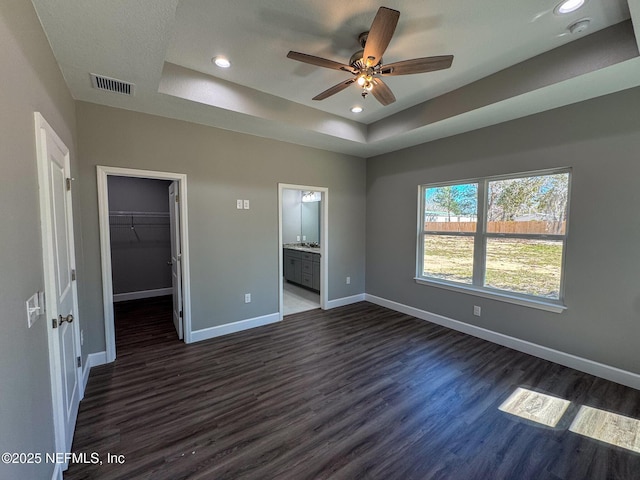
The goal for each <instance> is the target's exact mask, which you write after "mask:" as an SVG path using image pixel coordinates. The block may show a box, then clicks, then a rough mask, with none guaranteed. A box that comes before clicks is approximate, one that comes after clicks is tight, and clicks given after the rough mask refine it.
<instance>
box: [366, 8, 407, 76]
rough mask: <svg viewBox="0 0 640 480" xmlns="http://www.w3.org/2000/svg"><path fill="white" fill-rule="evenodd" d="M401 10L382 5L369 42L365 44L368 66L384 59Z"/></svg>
mask: <svg viewBox="0 0 640 480" xmlns="http://www.w3.org/2000/svg"><path fill="white" fill-rule="evenodd" d="M398 18H400V12H399V11H397V10H392V9H390V8H387V7H380V8H379V9H378V13H376V17H375V18H374V19H373V23H372V24H371V29H370V30H369V35H368V37H367V43H365V45H364V55H363V57H362V59H363V61H364V63H365V64H366V66H367V67H374V66H376V65H377V64H378V63H379V62H380V60H381V59H382V55H383V54H384V51H385V50H386V49H387V47H388V46H389V42H390V41H391V37H393V32H395V30H396V25H397V24H398Z"/></svg>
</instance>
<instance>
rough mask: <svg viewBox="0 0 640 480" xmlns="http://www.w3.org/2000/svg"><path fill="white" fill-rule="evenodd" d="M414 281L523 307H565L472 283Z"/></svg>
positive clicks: (551, 309) (549, 309) (554, 309)
mask: <svg viewBox="0 0 640 480" xmlns="http://www.w3.org/2000/svg"><path fill="white" fill-rule="evenodd" d="M414 280H415V281H416V283H418V284H420V285H428V286H430V287H438V288H444V289H445V290H452V291H454V292H460V293H467V294H469V295H476V296H478V297H484V298H490V299H492V300H498V301H500V302H506V303H513V304H515V305H520V306H523V307H529V308H536V309H538V310H545V311H547V312H553V313H562V312H564V311H565V310H566V309H567V307H566V306H565V305H563V304H561V303H559V302H553V301H545V300H534V299H530V298H522V297H519V296H517V295H510V294H508V293H502V292H494V291H491V290H487V289H484V288H478V287H475V286H472V285H453V284H451V283H445V282H439V281H437V280H426V279H424V278H418V277H416V278H414Z"/></svg>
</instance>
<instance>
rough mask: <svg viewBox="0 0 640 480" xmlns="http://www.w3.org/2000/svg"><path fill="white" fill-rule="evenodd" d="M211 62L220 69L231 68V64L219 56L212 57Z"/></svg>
mask: <svg viewBox="0 0 640 480" xmlns="http://www.w3.org/2000/svg"><path fill="white" fill-rule="evenodd" d="M211 60H213V63H215V64H216V65H217V66H219V67H220V68H229V67H230V66H231V62H230V61H229V60H227V58H226V57H222V56H220V55H219V56H217V57H213V58H212V59H211Z"/></svg>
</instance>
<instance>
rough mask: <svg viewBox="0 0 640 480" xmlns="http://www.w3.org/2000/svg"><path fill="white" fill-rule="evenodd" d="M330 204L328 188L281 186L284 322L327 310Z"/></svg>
mask: <svg viewBox="0 0 640 480" xmlns="http://www.w3.org/2000/svg"><path fill="white" fill-rule="evenodd" d="M328 202H329V190H328V189H327V188H326V187H316V186H309V185H292V184H284V183H282V184H279V185H278V212H279V216H278V223H279V226H278V234H279V237H278V247H279V262H278V263H279V308H280V310H279V311H280V319H282V318H283V317H284V316H285V315H289V314H293V313H298V312H302V311H306V310H311V309H314V308H322V309H323V310H324V309H326V306H327V298H328V295H327V293H328V289H327V284H328V281H327V279H328V278H329V275H328V265H329V262H328V252H329V248H328V239H329V232H328V225H329V218H328V211H329V209H328Z"/></svg>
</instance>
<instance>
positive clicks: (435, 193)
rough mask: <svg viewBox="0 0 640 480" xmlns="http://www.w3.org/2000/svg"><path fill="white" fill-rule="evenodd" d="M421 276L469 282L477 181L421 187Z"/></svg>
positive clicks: (475, 229)
mask: <svg viewBox="0 0 640 480" xmlns="http://www.w3.org/2000/svg"><path fill="white" fill-rule="evenodd" d="M424 206H425V208H424V245H423V250H422V252H423V262H422V276H424V277H432V278H436V279H440V280H448V281H453V282H460V283H467V284H471V283H472V281H473V253H474V235H475V233H476V231H477V223H478V221H477V220H478V216H477V206H478V184H476V183H470V184H459V185H446V186H436V187H430V188H426V189H425V190H424Z"/></svg>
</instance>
